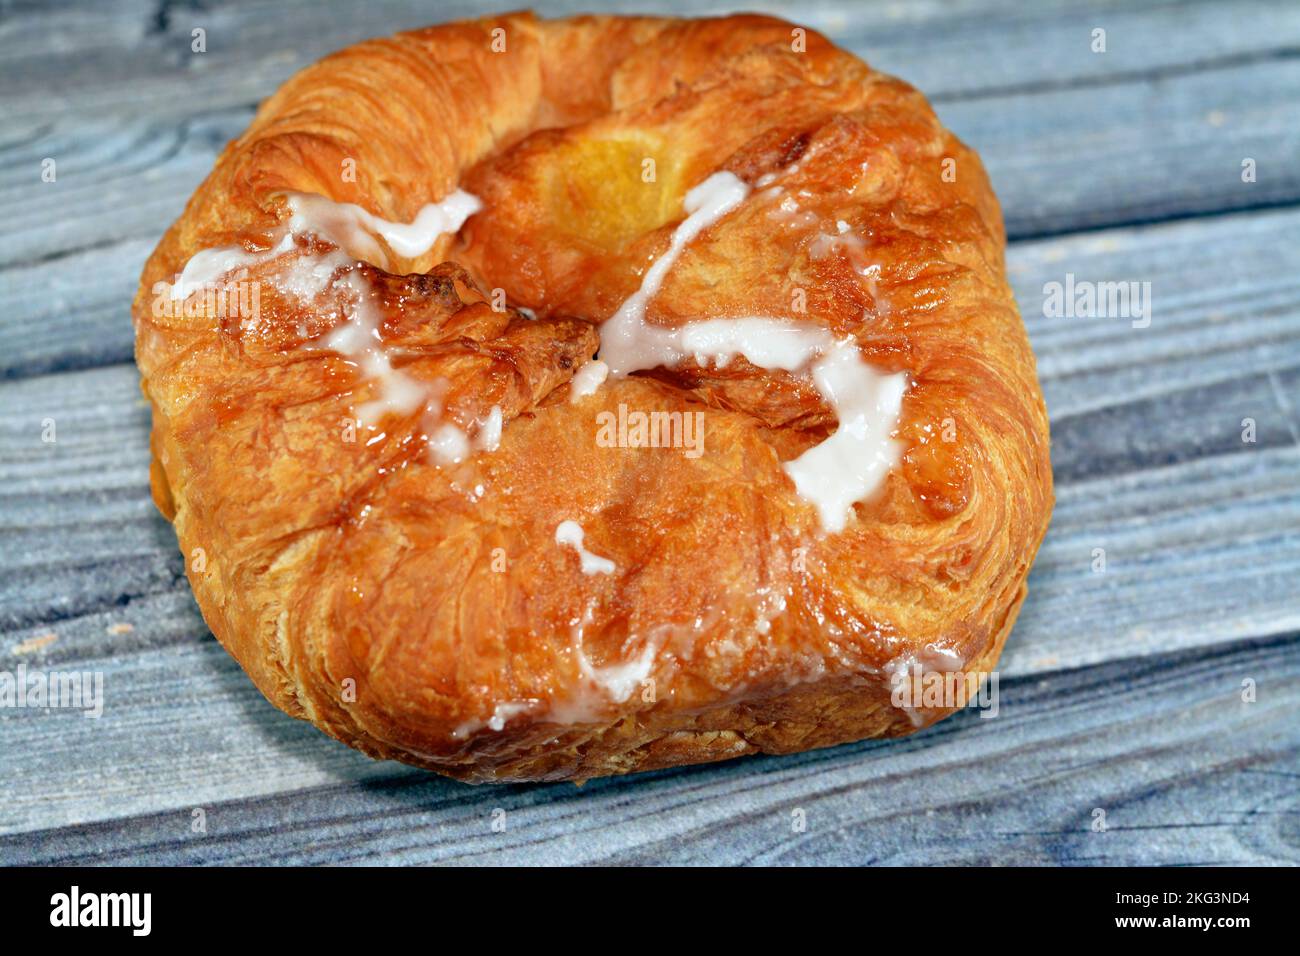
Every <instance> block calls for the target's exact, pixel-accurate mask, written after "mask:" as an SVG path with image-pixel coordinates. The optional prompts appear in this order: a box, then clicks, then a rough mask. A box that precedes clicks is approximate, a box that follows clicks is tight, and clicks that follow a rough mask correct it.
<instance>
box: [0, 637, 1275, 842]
mask: <svg viewBox="0 0 1300 956" xmlns="http://www.w3.org/2000/svg"><path fill="white" fill-rule="evenodd" d="M1298 651H1300V639H1297V637H1296V636H1295V635H1291V636H1288V637H1284V638H1279V639H1275V640H1269V641H1252V642H1248V643H1245V644H1241V645H1237V646H1235V647H1231V648H1221V649H1218V650H1215V651H1213V652H1209V653H1188V654H1180V655H1172V656H1165V657H1160V658H1156V659H1149V660H1144V661H1122V662H1113V663H1110V664H1107V665H1104V666H1102V667H1097V668H1091V669H1086V670H1079V671H1070V672H1065V673H1057V674H1052V675H1049V676H1047V677H1044V678H1042V679H1038V680H1031V679H1022V680H1006V679H1004V680H1003V681H1002V683H1001V685H1000V695H999V706H1000V710H999V714H998V716H997V717H996V718H994V719H988V720H985V719H981V718H980V717H978V716H977V715H976V712H975V711H967V712H965V713H963V714H960V715H958V716H957V717H955V718H953V719H951V720H949V721H947V722H945V723H943V724H940V725H938V726H937V727H934V728H931V729H930V730H928V731H926V732H924V733H922V734H920V735H917V736H916V737H912V738H908V739H906V740H903V741H895V742H890V743H880V742H873V743H862V744H855V745H849V746H845V747H839V748H834V749H831V750H826V751H818V752H813V753H805V754H799V755H795V756H790V757H782V758H758V759H746V760H742V761H737V762H733V763H730V764H721V765H714V766H707V767H696V768H685V769H680V770H676V771H671V772H665V773H658V774H649V775H640V776H637V777H635V778H631V779H608V780H599V781H593V782H591V783H589V784H587V785H586V786H585V787H583V788H581V789H579V788H576V787H573V786H571V785H567V784H560V785H552V786H541V787H507V788H467V787H463V786H460V785H458V784H454V783H451V782H448V781H445V780H439V779H437V778H434V777H431V776H427V775H423V774H418V773H411V772H407V771H401V770H398V771H396V772H394V773H393V774H392V775H391V776H388V777H383V778H377V779H369V780H363V781H354V782H348V783H344V784H338V785H332V786H330V785H325V786H318V787H314V788H312V789H310V790H306V791H303V792H299V793H295V794H292V795H286V796H283V797H279V798H272V799H258V798H251V799H242V800H238V801H229V802H224V803H211V802H208V801H207V799H206V798H205V796H204V795H203V794H202V793H201V792H200V789H199V788H200V786H201V778H202V777H204V776H207V775H209V774H211V773H214V772H217V773H220V772H223V770H224V771H226V772H229V771H230V770H231V769H233V768H231V767H230V766H229V765H227V764H225V763H224V762H223V761H221V760H219V759H218V760H213V761H211V762H210V764H209V765H208V766H206V767H204V768H203V773H202V774H196V775H195V777H194V778H192V780H191V781H189V782H184V781H182V782H181V785H180V786H179V787H178V788H177V789H176V790H175V791H173V792H171V793H169V794H168V795H167V797H168V799H169V800H170V802H169V803H165V802H164V801H163V800H161V799H160V800H159V801H158V803H157V804H156V806H160V807H161V806H166V807H167V808H168V809H167V810H166V812H156V813H152V814H147V815H141V816H136V817H129V818H125V819H120V820H113V821H109V822H105V823H101V824H97V825H90V826H84V827H75V828H66V829H61V830H55V831H46V832H41V833H35V834H21V835H11V836H8V837H0V860H3V861H7V862H14V863H123V862H131V863H135V862H152V863H190V864H194V863H224V864H246V863H260V864H265V863H292V864H320V863H338V862H344V863H370V864H374V863H386V864H392V863H401V864H412V863H514V864H519V863H549V864H557V863H710V864H736V863H750V864H754V863H768V864H772V863H775V864H780V863H792V862H798V863H823V864H827V863H877V864H880V863H889V864H900V863H901V864H906V863H913V864H914V863H936V862H942V863H949V864H973V863H974V864H988V863H998V864H1007V863H1020V864H1042V863H1055V864H1081V863H1106V864H1120V865H1124V864H1127V865H1135V864H1142V865H1149V864H1152V863H1160V864H1178V865H1185V864H1196V863H1204V862H1219V863H1257V864H1258V863H1289V864H1295V863H1297V862H1300V841H1297V838H1296V831H1295V827H1294V825H1293V821H1294V817H1295V814H1296V813H1297V812H1298V811H1300V794H1298V791H1297V787H1296V781H1297V779H1300V749H1298V748H1297V742H1296V739H1295V732H1294V714H1295V710H1296V708H1297V706H1298V705H1300V653H1297V652H1298ZM1246 679H1251V680H1254V681H1255V682H1256V692H1257V699H1256V700H1255V702H1253V703H1245V702H1243V701H1242V698H1241V691H1242V681H1243V680H1246ZM166 689H167V688H166V687H164V691H165V690H166ZM213 716H214V721H215V720H219V719H220V718H221V717H222V716H224V715H223V714H220V713H218V714H214V715H213ZM254 786H255V784H254ZM110 799H111V795H110ZM195 808H202V809H203V810H204V812H205V814H206V824H207V831H206V833H202V834H196V833H193V832H192V831H191V821H192V819H193V817H192V812H193V810H194V809H195ZM1099 810H1100V811H1103V812H1104V815H1105V816H1104V820H1105V824H1106V829H1105V831H1104V832H1098V831H1096V830H1095V829H1094V821H1095V820H1096V819H1097V811H1099ZM499 811H504V812H505V816H504V820H505V824H506V825H505V828H504V830H503V831H500V830H499V828H498V830H494V829H493V821H494V813H497V817H496V819H498V820H499V819H501V817H500V814H499ZM796 811H802V814H803V816H804V819H805V821H806V828H805V829H804V830H803V831H802V832H798V831H796V830H795V828H794V827H793V826H792V822H793V820H794V819H795V812H796Z"/></svg>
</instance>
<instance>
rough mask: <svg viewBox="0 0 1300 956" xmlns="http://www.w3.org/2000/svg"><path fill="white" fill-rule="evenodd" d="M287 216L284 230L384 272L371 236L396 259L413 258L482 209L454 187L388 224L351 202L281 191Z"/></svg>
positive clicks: (384, 265) (384, 261) (382, 257)
mask: <svg viewBox="0 0 1300 956" xmlns="http://www.w3.org/2000/svg"><path fill="white" fill-rule="evenodd" d="M285 198H286V200H287V201H288V203H289V211H290V212H291V213H292V216H291V218H290V219H289V230H290V231H291V232H293V233H294V234H302V233H306V232H314V233H315V234H316V235H318V236H320V237H321V238H323V239H328V240H329V241H330V242H332V243H334V244H335V245H336V246H339V247H340V248H342V249H345V250H347V251H348V252H349V253H351V254H352V255H354V256H356V257H357V258H358V259H361V260H363V261H365V262H369V263H371V264H373V265H377V266H380V267H381V268H387V265H388V263H387V257H386V256H385V255H384V253H383V250H382V249H381V248H380V246H379V243H377V242H376V241H375V240H374V237H373V236H372V235H371V233H378V234H379V235H381V236H383V238H384V241H385V242H387V243H388V247H389V248H390V249H392V250H393V251H394V252H396V253H397V254H398V255H399V256H402V257H404V258H407V259H415V258H418V257H419V256H422V255H424V254H425V253H426V252H428V251H429V250H430V249H432V248H433V244H434V243H435V242H437V241H438V238H439V237H440V236H442V235H444V234H446V233H453V232H458V231H459V230H460V227H461V226H463V225H464V224H465V220H466V219H468V218H469V217H470V216H472V215H474V213H476V212H478V211H479V210H480V209H482V208H483V203H482V202H480V201H479V199H478V197H477V196H472V195H470V194H469V193H467V192H465V191H464V190H463V189H457V190H456V191H455V192H453V193H451V194H450V195H449V196H447V197H446V198H445V199H443V200H442V201H441V202H435V203H429V204H427V205H425V206H423V207H422V208H421V209H420V211H419V212H418V213H416V216H415V219H414V221H412V222H409V223H402V222H390V221H389V220H387V219H381V218H380V217H379V216H376V215H375V214H374V213H372V212H369V211H367V210H365V209H363V208H362V207H361V206H358V205H356V204H355V203H340V202H334V201H333V200H331V199H326V198H325V197H324V196H318V195H314V194H312V193H286V194H285Z"/></svg>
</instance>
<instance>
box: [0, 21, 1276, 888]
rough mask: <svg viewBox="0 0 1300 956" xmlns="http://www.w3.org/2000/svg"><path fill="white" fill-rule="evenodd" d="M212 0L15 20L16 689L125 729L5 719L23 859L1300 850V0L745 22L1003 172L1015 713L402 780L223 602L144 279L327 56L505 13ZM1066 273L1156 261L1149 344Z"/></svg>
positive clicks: (0, 86) (8, 522)
mask: <svg viewBox="0 0 1300 956" xmlns="http://www.w3.org/2000/svg"><path fill="white" fill-rule="evenodd" d="M592 5H593V4H569V3H548V4H544V5H543V10H545V11H546V12H562V11H563V10H565V9H566V8H574V9H580V8H583V7H587V8H590V7H591V6H592ZM201 6H202V7H208V6H209V4H203V5H199V4H191V3H169V2H162V3H158V2H156V0H155V2H134V0H109V2H93V3H92V2H85V3H74V4H45V3H17V4H14V3H4V4H0V62H3V69H2V70H0V113H2V114H3V117H4V122H3V128H2V130H0V200H2V202H3V207H2V208H3V213H4V215H3V217H0V303H2V304H3V310H2V311H0V375H2V376H3V380H0V409H2V410H3V415H2V416H0V502H2V503H3V504H2V506H0V507H2V510H0V632H2V633H0V671H3V672H10V673H16V672H17V668H18V667H19V665H25V666H26V667H27V668H28V669H29V670H38V671H43V672H49V671H54V670H63V671H66V670H74V669H75V670H85V671H97V672H102V673H103V674H104V681H105V684H104V687H105V710H104V715H103V717H102V718H101V719H99V720H88V719H84V718H83V717H82V716H81V715H80V714H79V713H77V712H75V711H68V710H58V709H54V710H40V709H33V708H18V709H14V708H7V709H0V862H7V863H27V862H55V863H62V862H104V863H135V862H152V863H177V862H183V863H338V862H346V863H370V864H375V863H382V864H389V863H466V862H468V863H585V862H608V863H697V862H698V863H706V862H707V863H882V864H899V863H907V864H915V863H1030V864H1035V863H1063V864H1095V863H1105V864H1198V863H1291V864H1294V863H1296V862H1297V861H1300V717H1298V716H1297V710H1298V708H1297V705H1298V704H1300V653H1298V651H1300V162H1297V159H1298V158H1300V4H1297V3H1296V2H1294V0H1279V2H1254V3H1235V4H1223V3H1217V2H1205V3H1196V2H1179V3H1144V4H1140V5H1133V6H1127V5H1112V4H1109V3H1098V2H1089V3H1075V2H1069V3H1066V2H1060V3H1058V2H1035V3H1030V4H1026V3H1022V2H1019V0H953V2H942V0H928V2H920V3H915V4H904V3H887V4H858V3H850V2H843V0H834V2H819V0H807V2H803V3H798V4H793V3H791V4H787V5H781V4H765V3H760V2H751V3H747V4H744V6H745V7H749V8H756V9H764V10H770V11H771V12H775V13H782V12H783V11H784V12H785V13H786V15H788V16H791V17H795V18H797V19H800V20H802V21H803V22H804V23H805V24H806V25H808V26H811V27H814V28H817V29H819V30H822V31H823V32H825V33H827V34H828V35H830V36H831V37H832V38H833V39H835V40H836V41H837V42H839V43H840V44H842V45H844V46H846V47H848V48H849V49H851V50H853V51H854V52H856V53H858V54H860V55H862V56H863V57H864V58H865V59H866V60H867V61H868V62H870V63H872V64H873V65H875V66H877V67H879V68H881V69H883V70H886V71H888V72H891V73H896V74H898V75H900V76H902V77H904V78H905V79H907V80H909V81H911V82H912V83H914V84H916V85H917V86H918V87H920V88H921V89H922V90H924V91H925V92H926V93H927V94H929V95H930V97H931V98H932V100H933V102H934V104H935V106H936V109H937V110H938V112H939V115H940V116H941V118H942V119H943V120H944V121H945V122H946V123H947V124H948V125H949V126H950V127H951V128H952V129H953V130H955V131H956V132H957V134H958V135H960V136H961V137H962V138H963V139H965V140H966V141H967V142H968V143H970V144H971V145H972V146H974V147H975V148H976V149H977V150H979V152H980V153H981V154H982V155H983V157H984V160H985V162H986V164H987V165H988V167H989V170H990V172H991V174H992V177H993V181H994V184H995V186H996V188H997V190H998V194H999V196H1000V197H1001V200H1002V203H1003V208H1004V210H1005V213H1006V221H1007V226H1008V231H1009V234H1010V236H1011V239H1012V242H1011V244H1010V247H1009V249H1008V251H1007V258H1008V263H1009V268H1010V275H1011V279H1012V282H1013V284H1014V286H1015V289H1016V294H1017V297H1018V300H1019V303H1020V307H1021V311H1022V313H1023V315H1024V318H1025V321H1026V323H1027V325H1028V327H1029V331H1030V335H1031V336H1032V339H1033V343H1034V348H1035V351H1036V353H1037V355H1038V361H1039V371H1040V374H1041V376H1042V380H1043V387H1044V390H1045V392H1046V395H1047V403H1048V407H1049V409H1050V411H1051V416H1052V438H1053V462H1054V465H1055V473H1056V481H1057V489H1058V496H1059V501H1058V504H1057V507H1056V513H1055V518H1054V521H1053V523H1052V527H1051V531H1050V533H1049V534H1048V537H1047V541H1046V543H1045V544H1044V546H1043V549H1042V552H1041V554H1040V555H1039V558H1038V562H1037V565H1036V566H1035V568H1034V571H1033V575H1032V577H1031V579H1030V592H1029V600H1028V602H1027V603H1026V605H1025V609H1024V612H1023V614H1022V615H1021V619H1020V623H1019V625H1018V627H1017V629H1016V631H1015V632H1014V634H1013V635H1012V637H1011V639H1010V641H1009V643H1008V644H1007V650H1006V654H1005V656H1004V658H1003V662H1002V666H1001V686H1000V689H1001V702H1000V714H999V716H998V717H997V718H996V719H993V720H984V719H980V718H979V716H978V714H977V713H976V712H974V711H967V712H963V713H962V714H959V715H957V716H955V717H954V718H953V719H950V720H948V721H946V722H943V723H941V724H939V725H938V726H936V727H934V728H931V729H930V730H928V731H926V732H924V733H921V734H919V735H917V736H915V737H912V738H909V739H906V740H902V741H897V742H889V743H882V742H869V743H862V744H856V745H850V746H843V747H838V748H834V749H831V750H824V751H818V752H814V753H805V754H801V755H798V756H793V757H782V758H775V757H772V758H748V759H744V760H741V761H738V762H733V763H729V764H722V765H714V766H708V767H700V768H685V769H679V770H674V771H669V772H660V773H653V774H645V775H640V776H636V777H631V778H623V779H610V780H599V781H593V782H591V783H589V784H587V785H586V786H584V787H582V788H577V787H575V786H573V785H570V784H556V785H548V786H508V787H497V788H473V787H468V786H464V785H461V784H457V783H454V782H450V781H447V780H443V779H440V778H437V777H434V776H430V775H427V774H424V773H421V772H418V771H413V770H410V769H407V768H404V767H402V766H400V765H398V764H393V763H379V762H373V761H371V760H369V759H367V758H366V757H363V756H361V755H360V754H358V753H355V752H353V751H351V750H349V749H348V748H346V747H344V746H342V745H341V744H337V743H335V742H333V741H331V740H329V739H327V738H326V737H324V736H323V735H322V734H320V733H319V732H317V731H316V730H314V729H313V728H312V727H310V726H308V725H307V724H304V723H300V722H298V721H294V720H291V719H289V718H288V717H286V716H284V715H283V714H281V713H280V712H278V711H277V710H275V709H274V708H272V707H271V706H270V705H269V704H268V703H266V701H265V700H263V699H262V697H261V696H260V695H259V694H258V693H257V691H256V690H255V689H254V688H253V686H252V684H251V683H250V682H249V681H248V680H247V679H246V678H245V677H244V675H243V673H242V671H241V670H240V669H239V667H238V666H237V665H236V664H235V663H234V662H233V661H232V660H231V659H230V658H229V657H227V655H226V654H225V652H224V651H223V650H222V649H221V647H220V646H219V645H218V644H217V642H216V641H215V640H214V639H213V637H212V636H211V634H210V633H209V632H208V630H207V628H206V627H205V626H204V624H203V621H202V619H201V618H200V616H199V613H198V611H197V608H196V606H195V604H194V600H193V598H192V597H191V595H190V591H189V587H188V585H187V583H186V581H185V578H184V575H183V572H182V561H181V556H180V554H179V552H178V550H177V547H176V542H175V539H174V537H173V534H172V532H171V528H170V527H169V526H168V524H167V523H166V522H165V521H163V519H162V518H161V517H160V516H159V515H158V514H157V513H156V512H155V510H154V507H153V505H152V504H151V503H150V500H149V493H148V483H147V465H148V459H149V452H148V441H147V430H148V424H149V414H148V411H147V409H146V408H145V406H144V405H143V404H142V401H141V398H140V392H139V386H138V378H137V374H136V370H135V367H134V365H133V364H132V361H131V326H130V319H129V315H128V304H129V301H130V299H131V296H132V294H133V292H134V288H135V284H136V281H137V278H138V276H139V272H140V268H141V265H142V264H143V262H144V259H145V257H146V256H147V255H148V253H149V251H150V250H151V249H152V247H153V245H154V244H155V242H156V241H157V240H158V237H159V236H160V235H161V233H162V231H163V230H164V229H165V228H166V226H167V225H168V224H169V223H170V222H171V221H172V220H173V219H174V218H175V217H176V216H177V215H178V214H179V212H180V210H181V208H182V206H183V204H184V202H185V200H186V198H187V197H188V196H189V195H190V193H191V191H192V190H193V189H194V187H195V186H196V185H197V184H198V183H199V181H200V180H201V179H202V178H203V176H204V175H205V174H206V173H207V171H208V170H209V168H210V167H211V164H212V162H213V159H214V157H215V155H216V153H217V151H218V150H219V149H220V148H221V146H222V145H223V144H224V143H225V142H226V141H227V140H229V139H231V138H233V137H235V136H236V135H237V134H238V133H239V132H240V131H241V130H242V129H243V128H244V126H245V125H246V124H247V123H248V121H249V119H250V117H251V115H252V112H253V110H254V108H255V106H256V104H257V102H258V101H259V100H260V99H262V98H263V97H265V96H267V95H268V94H269V93H270V92H271V91H273V90H274V89H275V88H276V86H277V85H278V84H279V83H280V82H282V81H283V80H284V79H285V78H286V77H287V76H289V75H290V73H292V72H293V71H294V70H296V69H298V68H299V67H301V66H303V65H305V64H307V63H309V62H311V61H312V60H314V59H316V58H317V57H319V56H320V55H322V54H324V53H326V52H328V51H329V50H332V49H335V48H337V47H340V46H343V45H346V44H348V43H351V42H353V41H356V40H359V39H362V38H365V37H368V36H373V35H378V34H385V33H390V32H393V31H394V30H397V29H403V28H409V27H415V26H420V25H423V24H425V23H430V22H437V21H441V20H447V19H453V18H455V17H458V16H464V15H468V14H472V13H476V12H486V11H485V10H483V8H476V7H475V6H473V5H471V4H466V3H448V4H440V3H437V2H368V3H357V2H353V0H343V2H337V3H315V2H305V0H304V2H285V3H280V2H276V3H272V2H256V0H241V2H235V3H220V4H217V3H213V4H211V5H210V6H211V7H212V9H201V8H200V7H201ZM604 6H605V7H606V8H607V9H611V10H619V9H623V10H625V11H630V10H633V9H638V8H639V9H646V8H649V7H651V6H652V4H651V3H648V2H644V0H643V2H637V3H631V4H622V3H612V4H605V5H604ZM705 7H707V8H708V9H707V11H706V9H705ZM687 8H688V6H687V5H683V4H682V3H681V2H680V0H676V2H673V3H669V4H667V5H666V6H664V5H660V7H659V9H661V10H663V9H679V10H680V9H687ZM690 8H691V9H693V10H694V12H699V13H703V12H709V11H714V10H717V11H721V10H723V9H724V8H722V7H713V6H712V5H698V4H697V5H693V7H690ZM195 27H202V28H203V29H205V30H206V34H207V47H208V50H207V52H206V53H204V54H195V53H192V52H191V49H190V46H191V31H192V30H193V29H194V28H195ZM1097 29H1103V30H1105V37H1106V50H1105V52H1094V50H1093V49H1092V46H1093V45H1094V32H1093V31H1094V30H1097ZM47 158H52V159H54V160H55V161H56V163H57V166H56V169H57V178H56V180H55V182H43V181H42V176H41V172H42V162H43V160H45V159H47ZM1245 160H1253V161H1254V164H1253V165H1254V169H1255V171H1256V175H1255V177H1254V181H1253V182H1250V181H1244V180H1243V162H1244V161H1245ZM1246 178H1247V179H1249V177H1246ZM1067 274H1071V275H1073V276H1074V277H1075V279H1076V280H1085V281H1092V282H1104V281H1124V282H1128V281H1137V282H1150V283H1151V290H1152V292H1151V297H1152V299H1151V300H1152V312H1151V322H1150V325H1149V327H1146V328H1134V327H1133V323H1132V322H1130V321H1128V320H1126V319H1122V318H1097V319H1078V318H1072V319H1067V318H1048V317H1045V316H1044V299H1045V293H1044V287H1045V284H1047V283H1050V282H1064V281H1065V279H1066V275H1067ZM50 419H52V420H53V421H54V423H55V428H56V438H57V440H56V441H54V442H52V443H51V442H47V441H43V440H42V437H43V434H42V433H43V430H44V429H45V427H46V423H47V420H50ZM1244 419H1251V420H1253V422H1254V436H1253V437H1254V439H1255V440H1254V441H1245V440H1243V431H1244V430H1245V429H1246V427H1247V426H1244V425H1243V420H1244ZM1096 549H1104V552H1105V557H1106V565H1105V570H1104V571H1101V572H1099V571H1097V570H1096V569H1095V565H1096V562H1095V560H1094V555H1095V553H1096ZM1246 689H1253V695H1252V694H1251V693H1245V692H1244V690H1246ZM1252 696H1253V699H1250V698H1252ZM196 810H201V811H202V814H196V812H195V811H196ZM499 810H504V811H505V816H504V818H502V817H501V815H500V814H499V813H497V812H496V811H499ZM796 810H802V811H803V816H804V818H805V819H806V828H805V829H804V830H802V831H798V830H797V828H795V827H793V826H792V820H793V819H794V818H795V816H796V814H795V811H796ZM1099 812H1100V813H1104V818H1103V817H1102V816H1101V815H1100V814H1099ZM200 817H201V818H202V819H203V820H205V821H206V830H205V832H196V828H195V826H194V825H193V821H194V820H195V819H198V818H200ZM494 819H498V820H499V819H504V820H505V821H506V826H505V828H504V830H502V829H501V827H500V826H497V827H495V828H494V826H493V821H494ZM1099 819H1104V821H1105V824H1106V825H1105V828H1104V829H1101V828H1100V827H1098V826H1097V825H1096V821H1098V820H1099Z"/></svg>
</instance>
